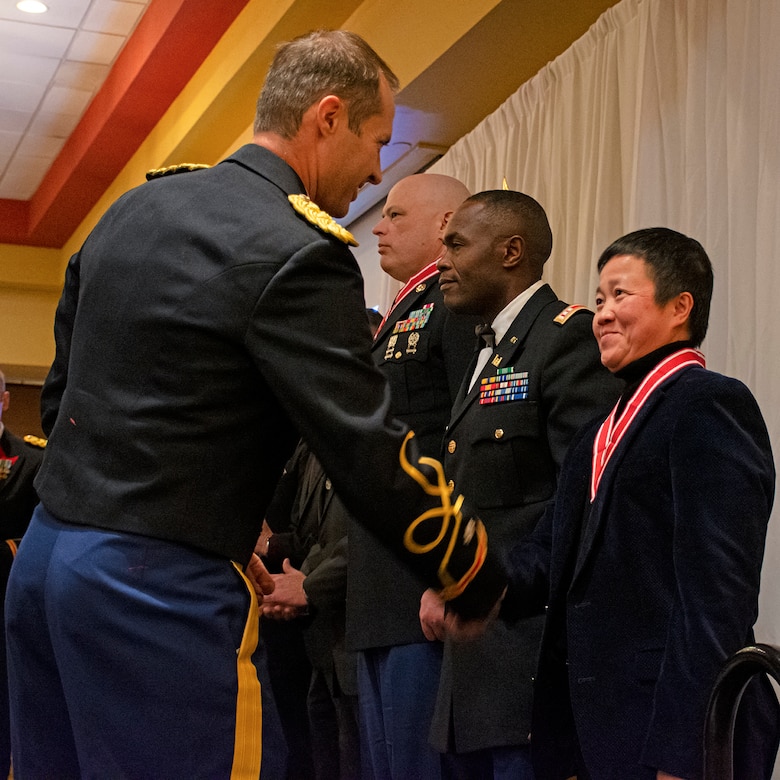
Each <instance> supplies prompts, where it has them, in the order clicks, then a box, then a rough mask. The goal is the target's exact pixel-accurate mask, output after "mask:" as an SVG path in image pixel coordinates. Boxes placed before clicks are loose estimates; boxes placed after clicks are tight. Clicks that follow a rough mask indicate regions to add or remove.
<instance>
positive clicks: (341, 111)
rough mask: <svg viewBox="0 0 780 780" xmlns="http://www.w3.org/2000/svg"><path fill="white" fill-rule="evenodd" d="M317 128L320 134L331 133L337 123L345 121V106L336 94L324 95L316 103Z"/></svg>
mask: <svg viewBox="0 0 780 780" xmlns="http://www.w3.org/2000/svg"><path fill="white" fill-rule="evenodd" d="M315 116H316V120H317V128H318V129H319V131H320V133H322V135H332V134H333V132H334V131H335V130H336V128H337V127H338V125H339V123H341V122H346V121H347V106H346V103H344V101H343V100H342V99H341V98H340V97H338V95H325V97H323V98H321V99H320V101H319V103H317V110H316V113H315Z"/></svg>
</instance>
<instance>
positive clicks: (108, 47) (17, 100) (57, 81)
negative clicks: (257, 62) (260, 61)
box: [0, 0, 218, 200]
mask: <svg viewBox="0 0 780 780" xmlns="http://www.w3.org/2000/svg"><path fill="white" fill-rule="evenodd" d="M162 1H164V0H162ZM149 2H151V0H47V5H48V6H49V10H48V12H47V13H44V14H26V13H23V12H22V11H19V10H18V9H17V8H16V0H0V198H13V199H21V200H27V199H29V198H30V197H32V195H33V194H34V192H35V189H36V188H37V187H38V184H39V183H40V181H41V178H42V177H43V176H44V175H45V173H46V170H48V168H49V166H50V165H51V162H52V161H53V160H54V159H55V158H56V156H57V154H59V152H60V151H61V149H62V146H63V144H64V143H65V140H66V139H67V138H68V136H70V134H71V133H72V132H73V130H74V129H75V127H76V126H77V125H78V123H79V120H80V119H81V117H82V116H83V113H84V111H85V110H86V108H87V107H88V106H89V103H90V102H91V100H92V98H93V97H94V95H95V93H96V92H97V91H98V90H99V89H100V87H101V86H102V85H103V82H104V81H105V79H106V77H107V76H108V74H109V72H110V70H111V66H112V65H113V63H114V62H115V60H116V57H117V55H118V54H119V52H120V51H121V50H122V47H123V46H124V44H125V42H126V41H127V38H128V37H129V36H130V35H131V34H132V32H133V30H134V29H135V27H136V25H137V24H138V21H139V20H140V18H141V16H142V15H143V12H144V11H145V10H146V8H147V7H148V5H149ZM214 2H218V0H214Z"/></svg>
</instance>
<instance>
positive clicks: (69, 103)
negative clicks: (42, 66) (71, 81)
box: [40, 86, 92, 116]
mask: <svg viewBox="0 0 780 780" xmlns="http://www.w3.org/2000/svg"><path fill="white" fill-rule="evenodd" d="M91 99H92V93H91V92H85V91H84V90H83V89H73V88H72V87H59V86H56V87H52V88H51V89H50V90H49V91H48V92H47V93H46V97H44V99H43V100H42V101H41V108H40V110H41V111H42V112H43V113H48V114H76V115H77V116H81V114H82V113H83V112H84V109H85V108H86V107H87V106H88V105H89V101H90V100H91Z"/></svg>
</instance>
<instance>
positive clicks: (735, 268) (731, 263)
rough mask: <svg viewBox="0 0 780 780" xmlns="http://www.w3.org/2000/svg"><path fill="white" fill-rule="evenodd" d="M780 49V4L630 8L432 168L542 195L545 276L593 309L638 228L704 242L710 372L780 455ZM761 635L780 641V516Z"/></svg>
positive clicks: (656, 3)
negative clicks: (613, 256) (604, 266)
mask: <svg viewBox="0 0 780 780" xmlns="http://www.w3.org/2000/svg"><path fill="white" fill-rule="evenodd" d="M778 42H780V2H778V0H623V1H622V2H621V3H619V4H618V5H617V6H615V7H613V8H611V9H610V10H609V11H607V12H606V13H605V14H604V15H603V16H602V17H601V18H600V19H599V20H598V21H597V23H596V24H595V25H593V27H592V28H591V29H590V30H589V31H588V32H587V33H586V34H585V35H584V36H583V37H582V38H581V39H579V40H578V41H577V42H576V43H575V44H574V45H573V46H572V47H571V48H570V49H568V50H567V51H566V52H564V53H563V54H562V55H561V56H560V57H558V58H557V59H556V60H555V61H553V62H552V63H550V64H549V65H548V66H547V67H546V68H544V69H543V70H542V71H541V72H540V73H538V74H537V75H536V76H535V77H534V78H533V79H532V80H531V81H529V82H528V83H526V84H524V85H523V86H522V88H521V89H520V90H519V91H518V92H517V93H515V94H514V95H513V96H512V97H511V98H510V99H509V100H507V101H506V102H505V103H504V104H503V105H502V106H501V107H500V108H499V109H498V110H497V111H496V112H495V113H493V114H492V115H490V116H489V117H488V118H487V119H485V120H484V121H483V122H482V123H481V124H480V125H479V126H478V127H477V128H475V129H474V130H473V131H472V132H471V133H470V134H469V135H467V136H465V137H464V138H462V139H461V140H460V141H459V142H458V143H457V144H455V146H453V147H452V149H451V150H450V151H449V152H448V153H447V154H446V155H445V156H444V157H443V158H442V159H441V160H440V161H439V162H438V163H437V164H436V165H435V166H434V167H433V168H432V169H431V170H432V171H436V172H438V173H447V174H450V175H453V176H457V177H459V178H461V179H462V180H463V181H464V182H465V183H466V184H467V185H468V186H469V187H470V189H471V190H472V191H473V192H477V191H479V190H484V189H494V188H500V187H501V183H502V179H503V178H504V177H506V179H507V183H508V185H509V187H510V188H511V189H518V190H522V191H524V192H527V193H528V194H530V195H532V196H533V197H535V198H536V199H537V200H539V201H540V202H541V203H542V205H544V206H545V208H546V209H547V212H548V214H549V216H550V220H551V223H552V226H553V233H554V236H555V246H554V249H553V256H552V257H551V259H550V261H549V263H548V267H547V271H546V278H547V280H548V281H549V282H550V283H551V284H552V286H553V288H554V289H555V290H556V291H557V292H558V294H559V295H560V296H561V297H562V298H564V299H566V300H569V301H571V302H578V303H587V304H589V305H592V301H593V291H594V289H595V283H596V274H595V271H594V264H595V260H596V258H597V257H598V255H599V253H600V252H601V250H602V249H604V248H605V247H606V246H607V245H608V244H609V243H610V242H611V241H612V240H613V239H614V238H617V237H618V236H620V235H622V234H624V233H626V232H628V231H630V230H634V229H637V228H640V227H649V226H653V225H665V226H668V227H671V228H674V229H676V230H680V231H682V232H684V233H687V234H688V235H692V236H694V237H695V238H697V239H698V240H699V241H701V243H702V244H703V245H704V247H705V249H707V251H708V253H709V254H710V257H711V259H712V262H713V265H714V267H715V297H714V301H713V309H712V315H711V319H710V331H709V335H708V337H707V340H706V342H705V344H704V351H705V353H706V354H707V359H708V365H709V367H710V368H713V369H714V370H716V371H720V372H722V373H725V374H729V375H731V376H736V377H738V378H740V379H741V380H742V381H744V382H745V383H746V384H747V385H748V386H749V387H750V388H751V390H752V391H753V392H754V394H755V395H756V397H757V398H758V401H759V403H760V404H761V408H762V410H763V412H764V416H765V418H766V420H767V424H768V426H769V429H770V433H771V435H772V441H773V443H774V450H775V453H777V456H778V458H780V325H778V322H779V321H780V316H779V312H780V268H778V257H777V255H778V250H779V249H780V227H779V226H780V153H778V146H779V145H780V45H779V44H778ZM734 490H739V485H734ZM779 503H780V502H779ZM758 631H759V639H760V640H762V641H766V642H772V643H774V644H780V510H779V511H776V512H775V517H774V519H773V522H772V524H771V525H770V534H769V540H768V544H767V554H766V558H765V562H764V579H763V588H762V599H761V616H760V618H759V624H758Z"/></svg>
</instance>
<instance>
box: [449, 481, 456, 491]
mask: <svg viewBox="0 0 780 780" xmlns="http://www.w3.org/2000/svg"><path fill="white" fill-rule="evenodd" d="M447 487H448V488H450V490H455V482H454V481H453V480H450V481H449V482H448V483H447Z"/></svg>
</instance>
